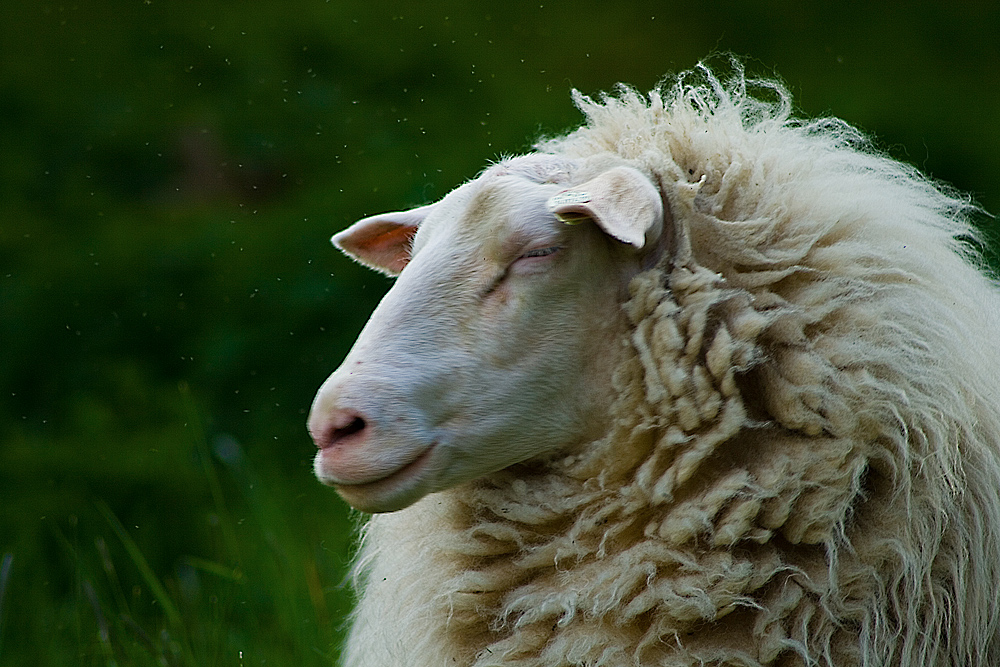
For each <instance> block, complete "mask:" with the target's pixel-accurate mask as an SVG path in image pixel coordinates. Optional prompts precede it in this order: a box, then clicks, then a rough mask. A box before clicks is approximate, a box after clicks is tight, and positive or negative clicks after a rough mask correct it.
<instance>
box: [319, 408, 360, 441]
mask: <svg viewBox="0 0 1000 667" xmlns="http://www.w3.org/2000/svg"><path fill="white" fill-rule="evenodd" d="M368 423H369V422H368V420H367V419H365V417H364V415H362V414H361V413H360V412H358V411H356V410H351V409H349V408H337V409H334V410H330V411H328V412H326V413H325V414H322V415H313V419H310V423H309V434H310V435H311V436H312V439H313V442H315V443H316V446H317V447H318V448H320V449H329V448H330V447H334V446H336V445H342V444H346V443H347V442H350V443H351V444H352V445H355V446H357V445H361V444H362V443H363V442H364V441H365V440H366V439H367V438H368V431H369V429H368Z"/></svg>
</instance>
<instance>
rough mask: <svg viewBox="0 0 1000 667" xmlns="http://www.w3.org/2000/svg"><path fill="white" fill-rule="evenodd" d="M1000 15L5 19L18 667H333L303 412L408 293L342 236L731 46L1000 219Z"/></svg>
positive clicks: (451, 8)
mask: <svg viewBox="0 0 1000 667" xmlns="http://www.w3.org/2000/svg"><path fill="white" fill-rule="evenodd" d="M994 6H995V3H985V2H984V3H973V2H962V1H961V0H959V1H956V2H951V3H939V2H917V3H907V4H906V5H903V4H902V3H900V4H899V5H888V4H878V3H871V2H868V1H867V0H866V1H864V2H844V3H836V4H835V3H802V2H760V1H757V2H751V1H747V0H743V1H726V2H702V3H668V2H616V3H610V2H593V1H586V0H573V1H572V2H570V1H567V0H559V1H556V2H552V1H548V0H537V1H535V2H518V1H514V0H509V1H507V2H499V3H471V2H468V1H467V0H463V1H452V0H448V1H444V2H423V3H417V2H398V3H378V2H372V0H366V1H359V0H284V1H283V2H256V3H251V2H237V1H235V0H228V1H226V0H198V1H194V0H186V1H166V0H104V1H103V2H96V1H93V0H79V1H78V2H66V3H49V2H31V1H28V0H22V1H18V0H7V1H6V2H4V3H3V4H2V5H0V383H2V386H0V665H5V666H6V665H71V664H72V665H76V664H79V665H147V664H148V665H153V664H156V665H236V666H242V665H248V666H249V665H326V664H330V662H331V660H335V659H336V657H337V655H338V654H339V650H340V649H339V645H340V641H341V639H342V636H343V631H344V622H345V616H346V614H347V612H348V610H349V609H350V605H351V595H350V591H349V588H348V587H347V586H346V585H345V583H344V581H345V575H346V572H347V563H348V560H349V558H350V554H351V549H352V546H351V545H352V537H353V532H354V529H355V527H356V524H357V522H358V521H359V520H360V517H358V516H356V515H352V514H351V513H350V512H349V511H348V510H347V508H346V506H345V505H344V504H343V503H342V502H341V501H340V500H339V499H338V498H337V497H336V496H335V494H333V493H332V492H331V491H330V490H329V489H326V488H324V487H322V486H321V485H320V484H319V483H318V482H316V481H315V480H314V478H313V476H312V472H311V460H312V453H313V446H312V444H311V443H310V441H309V439H308V438H307V435H306V432H305V428H304V422H305V418H306V414H307V411H308V408H309V404H310V401H311V399H312V397H313V394H314V392H315V390H316V388H317V387H318V386H319V385H320V383H321V382H322V381H323V379H324V378H325V377H326V376H327V374H328V373H330V372H331V371H332V370H333V369H334V368H335V367H336V365H337V364H338V362H339V360H340V359H341V358H342V356H343V355H344V354H345V353H346V350H347V348H348V347H349V345H350V343H351V342H352V340H353V338H354V336H355V335H356V334H357V332H358V331H359V329H360V327H361V326H362V324H363V323H364V320H365V318H366V316H367V314H368V313H369V312H370V311H371V309H372V308H373V307H374V305H375V304H376V303H377V301H378V298H379V296H380V295H381V294H382V293H383V292H384V291H385V289H386V288H387V286H388V284H389V282H388V281H387V280H386V279H384V278H380V277H379V276H377V275H375V274H373V273H371V272H367V271H365V270H363V269H361V268H359V267H358V266H356V265H354V264H352V263H351V262H350V261H349V260H347V259H345V258H343V257H340V256H338V255H337V253H336V252H335V251H334V250H333V249H332V247H331V246H330V245H329V243H328V239H329V237H330V235H331V234H332V233H333V232H335V231H337V230H339V229H341V228H343V227H344V226H346V225H347V224H349V223H350V222H352V221H353V220H356V219H358V218H361V217H363V216H365V215H369V214H373V213H376V212H379V211H382V210H387V209H401V208H405V207H409V206H413V205H417V204H421V203H425V202H427V201H429V200H432V199H434V198H437V197H440V196H441V195H443V194H444V193H446V192H447V191H448V190H450V189H451V188H453V187H454V186H456V185H457V184H459V183H460V182H462V181H463V180H464V179H466V178H469V177H472V176H474V175H475V174H476V172H477V171H478V170H479V169H480V168H481V167H482V166H483V165H484V164H485V163H486V162H487V161H489V160H491V159H494V158H496V157H497V156H499V155H503V154H511V153H517V152H523V151H526V150H528V149H529V147H530V145H531V144H532V142H533V141H534V140H535V139H537V138H538V137H540V136H542V135H546V134H553V133H557V132H562V131H565V130H567V129H569V128H571V127H573V126H574V125H575V124H577V123H579V122H580V117H579V115H578V113H577V112H576V111H575V110H574V108H573V107H572V105H571V103H570V99H569V90H570V89H571V88H573V87H577V88H579V89H581V90H582V91H583V92H585V93H597V92H599V91H601V90H608V89H610V88H611V87H612V86H613V85H614V84H615V83H616V82H618V81H626V82H629V83H632V84H634V85H636V86H637V87H639V88H640V89H644V90H648V89H650V88H651V87H653V86H654V85H655V84H656V82H657V81H658V80H659V79H660V78H661V77H662V75H664V74H665V73H667V72H668V71H677V70H680V69H687V68H690V67H691V66H693V65H694V64H695V63H696V62H698V60H700V59H702V58H704V57H706V56H708V55H709V54H710V53H712V52H716V51H727V52H729V51H731V52H733V53H735V54H737V55H740V56H742V57H745V58H747V60H746V63H747V68H748V70H749V71H751V72H753V73H756V74H765V75H777V76H780V77H781V78H783V79H784V80H785V81H786V83H787V84H788V86H789V87H790V88H791V90H792V91H793V92H794V93H795V95H796V103H797V105H798V107H799V109H800V110H801V113H803V114H805V115H810V116H815V115H821V114H833V115H837V116H840V117H843V118H845V119H846V120H848V121H849V122H851V123H853V124H855V125H858V126H860V127H861V128H863V129H864V130H865V131H866V132H869V133H872V134H874V135H876V136H877V137H878V146H879V147H880V148H881V149H882V150H884V151H886V152H888V153H889V154H891V155H893V156H895V157H897V158H899V159H902V160H906V161H908V162H910V163H912V164H914V165H916V166H917V167H919V168H920V169H922V170H924V171H925V172H927V173H930V174H931V175H933V176H934V177H936V178H939V179H942V180H944V181H946V182H948V183H951V184H952V185H954V186H955V187H957V188H959V189H961V190H964V191H968V192H971V193H972V194H973V196H974V197H975V198H976V200H977V201H978V202H979V203H980V204H982V205H983V206H984V207H985V208H986V209H987V210H991V211H994V212H997V211H1000V187H998V174H1000V150H998V149H1000V47H998V43H1000V42H998V40H997V35H1000V12H998V10H997V9H995V8H993V7H994ZM983 221H984V223H983V224H984V225H987V226H988V225H991V224H992V221H991V220H990V219H989V218H986V217H984V218H983Z"/></svg>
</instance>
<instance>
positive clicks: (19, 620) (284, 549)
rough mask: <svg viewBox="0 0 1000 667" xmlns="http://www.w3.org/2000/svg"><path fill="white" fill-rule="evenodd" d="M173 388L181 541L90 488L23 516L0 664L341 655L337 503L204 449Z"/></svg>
mask: <svg viewBox="0 0 1000 667" xmlns="http://www.w3.org/2000/svg"><path fill="white" fill-rule="evenodd" d="M179 393H180V395H181V397H182V403H183V404H185V405H186V407H187V410H188V422H187V426H188V433H189V435H190V436H191V437H190V440H189V442H188V443H186V446H187V450H188V454H189V455H190V458H189V460H190V462H191V467H192V469H194V470H195V471H196V472H195V474H192V475H190V477H189V479H188V480H187V482H186V484H185V486H186V488H187V492H188V497H187V499H186V501H185V502H182V503H180V504H179V505H177V506H176V507H173V508H170V509H169V510H168V511H169V512H171V513H174V514H175V516H174V518H175V519H177V520H179V521H182V522H183V521H189V522H190V523H191V526H190V530H189V531H188V532H189V535H188V538H189V539H185V538H184V537H179V535H183V533H178V532H174V531H167V532H164V533H162V536H163V537H162V538H161V537H160V536H159V535H158V534H157V531H156V530H155V529H152V530H151V529H144V528H143V526H144V524H155V523H157V522H159V521H160V518H159V517H158V516H157V515H158V513H160V512H163V511H164V510H165V508H163V507H162V506H160V505H158V504H157V503H152V504H148V505H144V506H140V505H133V507H136V508H137V509H135V510H134V511H132V510H129V509H128V504H127V503H126V504H125V507H126V509H125V510H123V511H122V513H124V514H127V518H126V517H123V516H120V515H119V513H118V512H116V511H115V510H113V509H112V507H111V505H110V504H109V502H108V501H107V500H105V499H104V498H102V497H101V494H100V493H95V492H93V491H90V492H86V493H84V494H82V495H80V496H79V501H78V504H77V505H76V507H74V508H73V512H71V513H69V514H65V515H62V516H60V515H58V514H57V515H55V516H49V515H45V516H41V517H37V518H36V519H35V520H34V521H26V522H25V524H24V525H28V524H31V523H33V524H34V530H28V531H23V532H22V534H20V535H18V536H17V539H15V541H14V545H13V548H11V549H10V551H7V552H6V553H4V554H2V556H0V665H19V666H20V665H35V664H38V665H102V666H105V667H111V666H118V665H121V666H125V665H137V666H143V665H156V666H158V667H162V666H170V667H174V666H176V667H196V666H202V665H237V666H242V665H247V666H249V665H331V664H333V663H334V662H335V661H336V659H337V657H338V653H339V646H340V642H341V640H342V637H343V632H344V619H345V618H346V615H347V612H348V610H349V608H350V604H351V596H350V592H349V590H348V589H347V587H346V586H344V580H345V576H346V567H347V562H348V559H349V553H348V552H349V548H350V547H349V545H350V543H351V539H350V538H351V533H352V532H353V531H352V528H351V523H350V519H349V517H348V515H347V512H346V510H345V509H344V506H343V505H342V503H340V501H339V500H336V499H335V498H334V497H333V494H332V493H330V492H329V490H327V489H323V488H317V487H319V485H318V484H316V483H315V481H314V480H309V479H308V478H307V477H305V476H304V475H303V479H293V480H289V479H282V478H281V477H279V476H276V475H269V474H265V473H264V470H263V469H262V468H259V467H258V465H257V464H256V463H255V462H253V461H252V460H251V457H250V456H248V453H247V451H246V450H245V448H244V447H242V446H241V445H239V444H238V443H236V442H235V441H234V440H232V439H231V438H227V437H216V438H215V440H214V442H213V443H211V444H210V443H209V441H208V439H207V438H206V437H205V436H204V433H203V431H202V428H201V426H199V425H198V424H199V420H198V419H197V414H196V412H197V411H196V409H195V403H194V400H193V398H192V396H191V394H190V391H189V390H188V388H187V387H186V385H181V387H180V391H179ZM303 483H305V484H308V486H301V485H302V484H303ZM174 492H175V489H171V493H174ZM108 495H109V496H112V497H113V496H114V494H113V493H109V494H108ZM153 495H159V492H156V491H153ZM114 501H115V503H116V505H118V506H121V505H122V504H121V499H120V498H114ZM203 501H204V502H203ZM192 546H194V547H196V548H200V549H201V551H197V552H193V551H190V550H189V548H190V547H192Z"/></svg>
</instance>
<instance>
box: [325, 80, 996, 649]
mask: <svg viewBox="0 0 1000 667" xmlns="http://www.w3.org/2000/svg"><path fill="white" fill-rule="evenodd" d="M574 99H575V102H576V104H577V106H578V107H579V108H580V109H581V110H582V112H583V113H584V114H585V116H586V123H585V124H584V125H583V126H581V127H579V128H578V129H576V130H574V131H572V132H569V133H568V134H566V135H565V136H558V137H554V138H549V139H543V140H541V141H540V142H539V143H538V144H537V145H536V146H535V150H534V151H533V152H531V153H529V154H527V155H523V156H518V157H511V158H506V159H501V160H500V161H498V162H497V163H495V164H493V165H491V166H489V167H488V168H487V169H486V170H485V171H484V172H483V173H482V174H481V175H480V176H479V177H478V178H476V179H474V180H472V181H470V182H468V183H466V184H464V185H462V186H460V187H458V188H457V189H456V190H454V191H453V192H451V193H450V194H448V195H447V196H445V197H444V198H443V199H442V200H440V201H438V202H436V203H433V204H430V205H428V206H424V207H421V208H417V209H414V210H411V211H406V212H401V213H388V214H384V215H376V216H373V217H370V218H366V219H364V220H362V221H360V222H358V223H356V224H354V225H353V226H351V227H349V228H348V229H347V230H345V231H343V232H341V233H339V234H337V235H336V236H334V239H333V240H334V242H335V244H336V245H337V246H338V247H340V248H341V249H342V250H344V251H345V252H346V253H347V254H349V255H351V256H352V257H354V258H356V259H357V260H359V261H361V262H362V263H364V264H366V265H368V266H370V267H373V268H375V269H377V270H380V271H382V272H385V273H387V274H390V275H398V278H397V280H396V282H395V283H394V285H393V287H392V288H391V289H390V290H389V292H388V293H387V294H386V296H385V298H384V300H383V301H382V302H381V304H380V305H379V306H378V307H377V309H376V310H375V311H374V313H373V315H372V316H371V319H370V321H369V322H368V324H367V325H366V326H365V328H364V330H363V331H362V333H361V334H360V336H359V338H358V340H357V343H356V344H355V346H354V347H353V349H352V350H351V351H350V352H349V354H348V356H347V357H346V359H345V360H344V362H343V364H342V366H341V367H340V368H339V369H338V370H337V371H336V372H335V373H334V374H333V375H331V376H330V378H329V379H328V380H327V381H326V382H325V383H324V384H323V386H322V387H321V389H320V391H319V392H318V394H317V397H316V399H315V401H314V404H313V407H312V410H311V413H310V417H309V429H310V432H311V434H312V436H313V438H314V440H315V442H316V444H317V445H318V447H319V451H318V454H317V456H316V459H315V471H316V474H317V476H318V477H319V479H320V480H321V481H322V482H324V483H326V484H328V485H332V486H334V487H335V488H336V490H337V491H338V492H339V494H340V495H341V496H342V497H343V498H344V499H345V500H346V501H347V502H348V503H350V504H351V505H353V506H354V507H355V508H358V509H360V510H363V511H366V512H372V513H374V515H373V516H372V517H371V518H370V520H369V521H368V522H367V525H365V526H364V528H363V536H362V546H361V549H360V554H359V557H358V559H357V562H356V573H357V578H358V582H359V586H360V589H361V596H360V601H359V604H358V607H357V610H356V612H355V614H354V617H353V626H352V630H351V633H350V637H349V640H348V646H347V649H346V664H347V665H349V666H351V667H358V666H362V665H372V666H375V665H377V666H380V667H384V666H389V665H400V666H402V665H406V666H408V667H414V666H422V665H427V666H433V667H443V666H445V665H464V666H475V667H499V666H501V665H503V666H507V667H511V666H517V667H543V666H544V667H556V666H560V667H562V666H570V665H574V666H584V665H586V666H588V667H599V666H615V667H623V666H630V665H634V666H639V665H663V666H668V665H669V666H681V665H740V666H761V665H776V666H777V665H780V666H783V667H789V666H791V665H810V666H812V665H817V666H819V665H822V666H827V667H834V666H843V665H863V666H870V667H874V666H889V665H894V666H903V667H914V666H920V667H928V666H934V667H942V666H945V665H955V666H957V665H963V666H978V667H983V666H986V665H998V664H1000V602H998V600H1000V595H998V593H997V591H998V590H1000V355H998V354H997V352H996V348H995V339H996V338H995V337H996V332H997V331H1000V292H998V289H997V287H996V286H995V285H994V283H993V282H992V281H991V279H989V278H988V277H987V276H986V271H985V267H984V262H983V261H982V259H981V258H980V256H979V254H978V252H977V248H978V247H980V245H981V243H982V241H981V240H980V238H979V236H978V235H977V233H976V231H975V230H974V228H973V226H972V224H971V222H970V220H971V219H972V218H973V217H974V215H976V214H977V209H976V208H975V207H974V206H973V205H972V204H971V203H970V200H969V199H968V198H966V197H964V196H961V195H960V194H958V193H955V192H953V191H951V190H950V189H948V188H945V187H944V186H941V185H939V184H936V183H934V182H932V181H930V180H928V179H927V178H925V177H923V176H922V175H920V174H919V173H918V172H917V171H916V170H914V169H913V168H911V167H908V166H906V165H904V164H901V163H899V162H896V161H893V160H892V159H890V158H888V157H886V156H884V155H881V154H879V153H878V152H877V151H875V150H874V149H872V147H871V144H870V143H869V142H868V141H867V140H866V139H865V138H864V137H863V136H862V135H861V134H860V133H859V132H858V131H856V130H855V129H853V128H852V127H850V126H849V125H847V124H846V123H844V122H841V121H839V120H833V119H821V120H798V119H795V118H794V117H793V115H792V112H791V101H790V96H789V94H788V93H787V91H786V89H785V88H784V87H783V85H781V84H780V83H777V82H774V81H768V80H764V81H761V80H753V79H750V78H749V77H747V76H746V75H745V74H744V73H743V71H742V69H741V68H740V66H739V64H738V63H735V64H734V66H733V67H732V68H731V69H730V70H729V71H728V73H727V74H726V75H722V74H718V73H716V71H715V70H714V69H713V68H711V67H709V66H706V65H703V64H702V65H699V66H698V67H697V68H696V69H694V70H692V71H688V72H685V73H682V74H679V75H676V76H675V77H673V78H672V79H667V80H665V81H664V83H663V84H661V85H660V86H659V87H658V88H657V89H656V90H654V91H653V92H652V93H650V94H648V95H645V96H644V95H641V94H639V93H638V92H636V91H635V90H634V89H631V88H628V87H624V86H622V87H620V88H619V89H618V90H617V92H616V93H614V94H606V95H604V96H603V97H602V98H600V99H599V100H594V99H592V98H590V97H586V96H584V95H581V94H580V93H579V92H576V91H574Z"/></svg>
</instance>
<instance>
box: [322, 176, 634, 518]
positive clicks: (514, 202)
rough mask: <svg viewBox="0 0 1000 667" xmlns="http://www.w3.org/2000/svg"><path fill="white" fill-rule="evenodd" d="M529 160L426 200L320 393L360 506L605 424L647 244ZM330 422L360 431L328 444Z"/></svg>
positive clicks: (398, 504) (403, 500)
mask: <svg viewBox="0 0 1000 667" xmlns="http://www.w3.org/2000/svg"><path fill="white" fill-rule="evenodd" d="M536 159H537V158H536ZM522 160H524V159H522ZM527 166H528V167H531V165H527ZM518 167H520V168H521V169H524V167H525V165H518V164H517V161H514V163H512V168H507V167H505V165H504V164H501V165H497V166H496V167H494V168H493V169H491V170H489V171H487V172H486V173H485V174H484V175H483V176H482V177H480V178H479V179H478V180H476V181H473V182H472V183H469V184H467V185H465V186H463V187H461V188H459V189H458V190H456V191H455V192H453V193H452V194H450V195H449V196H448V197H446V198H445V199H444V200H442V201H441V202H439V203H438V204H436V205H434V206H433V207H430V208H429V209H428V214H427V217H426V218H425V219H424V220H423V221H421V222H420V224H419V231H417V233H416V236H415V238H414V239H413V248H412V253H411V256H410V257H409V258H408V259H407V260H406V262H405V268H404V269H403V270H402V272H401V273H400V275H399V278H398V280H397V282H396V284H395V285H394V286H393V288H392V289H391V290H390V291H389V293H388V294H387V295H386V296H385V298H384V299H383V301H382V303H381V304H380V305H379V307H378V308H377V309H376V310H375V312H374V313H373V315H372V317H371V319H370V321H369V322H368V324H367V325H366V327H365V328H364V330H363V331H362V333H361V335H360V337H359V338H358V341H357V342H356V344H355V346H354V348H353V349H352V350H351V352H350V353H349V354H348V356H347V358H346V359H345V360H344V362H343V364H342V366H341V367H340V368H339V369H338V370H337V371H336V372H335V373H334V374H333V375H331V376H330V378H329V379H328V380H327V381H326V383H325V384H324V385H323V386H322V388H321V389H320V391H319V394H318V395H317V397H316V400H315V402H314V404H313V409H312V414H311V416H310V430H311V431H312V433H313V435H314V437H315V438H317V443H318V444H320V446H321V451H320V452H319V453H318V454H317V457H316V461H315V470H316V474H317V476H318V477H319V478H320V480H322V481H323V482H324V483H327V484H330V485H333V486H335V487H336V488H337V490H338V492H339V493H340V494H341V495H342V496H343V497H344V498H345V499H346V500H347V501H348V502H349V503H350V504H352V505H354V506H355V507H357V508H359V509H362V510H365V511H374V512H379V511H392V510H396V509H400V508H402V507H405V506H407V505H409V504H411V503H413V502H414V501H416V500H418V499H419V498H421V497H422V496H424V495H425V494H427V493H430V492H434V491H439V490H442V489H446V488H450V487H452V486H455V485H457V484H460V483H462V482H465V481H468V480H471V479H474V478H477V477H479V476H481V475H484V474H486V473H489V472H493V471H496V470H499V469H502V468H505V467H507V466H509V465H512V464H515V463H518V462H520V461H524V460H527V459H530V458H532V457H535V456H538V455H540V454H545V453H549V452H554V451H559V450H561V449H565V448H569V447H572V446H573V445H575V444H579V443H582V442H585V441H586V440H587V439H588V438H592V437H594V436H595V435H597V434H599V432H600V429H601V424H602V423H603V422H604V421H605V418H606V414H607V408H608V406H609V405H610V402H611V400H610V396H611V386H610V385H611V381H610V374H611V370H612V368H613V366H614V361H615V358H616V357H615V354H614V353H613V352H612V350H613V349H614V347H615V345H614V344H615V342H616V341H617V338H618V336H619V335H620V330H621V328H622V327H623V326H624V325H623V320H622V315H621V314H620V312H619V311H620V308H619V306H618V304H619V301H620V296H621V295H622V293H623V292H624V291H625V286H626V285H627V284H628V281H629V280H630V279H631V277H632V276H633V275H635V273H637V272H638V270H639V260H638V255H637V253H636V252H635V251H634V249H631V248H628V247H626V246H625V245H624V244H622V243H620V242H618V241H616V240H614V239H611V238H610V237H609V236H608V235H606V234H605V233H603V232H602V231H601V229H599V228H598V226H597V225H595V224H589V223H585V224H579V225H572V226H569V225H565V224H563V223H561V222H560V221H559V220H558V219H557V218H556V217H555V216H554V215H553V214H552V213H551V212H550V211H549V207H548V206H547V201H548V200H549V199H550V198H551V197H552V196H553V195H554V194H556V193H557V192H559V191H560V190H561V189H563V188H564V187H565V186H564V185H562V186H561V185H558V184H554V183H538V182H536V179H535V178H528V177H525V176H524V175H523V174H522V173H519V169H518ZM361 224H363V223H359V225H361ZM370 224H371V223H369V225H370ZM348 232H350V230H348ZM380 252H383V251H382V250H380ZM402 263H404V262H399V264H402ZM357 418H360V419H362V420H363V425H364V428H363V430H361V431H358V426H357V425H358V424H361V423H362V422H356V421H354V420H355V419H357ZM352 423H354V424H355V426H354V427H350V424H352ZM337 429H347V430H340V431H338V430H337ZM352 429H353V431H356V432H353V433H351V432H350V431H351V430H352ZM331 432H338V433H342V434H347V436H346V437H342V438H341V439H339V440H338V441H337V442H336V443H335V444H332V445H329V443H328V442H324V441H323V438H324V437H326V436H325V435H324V434H329V433H331ZM324 444H328V446H324Z"/></svg>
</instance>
